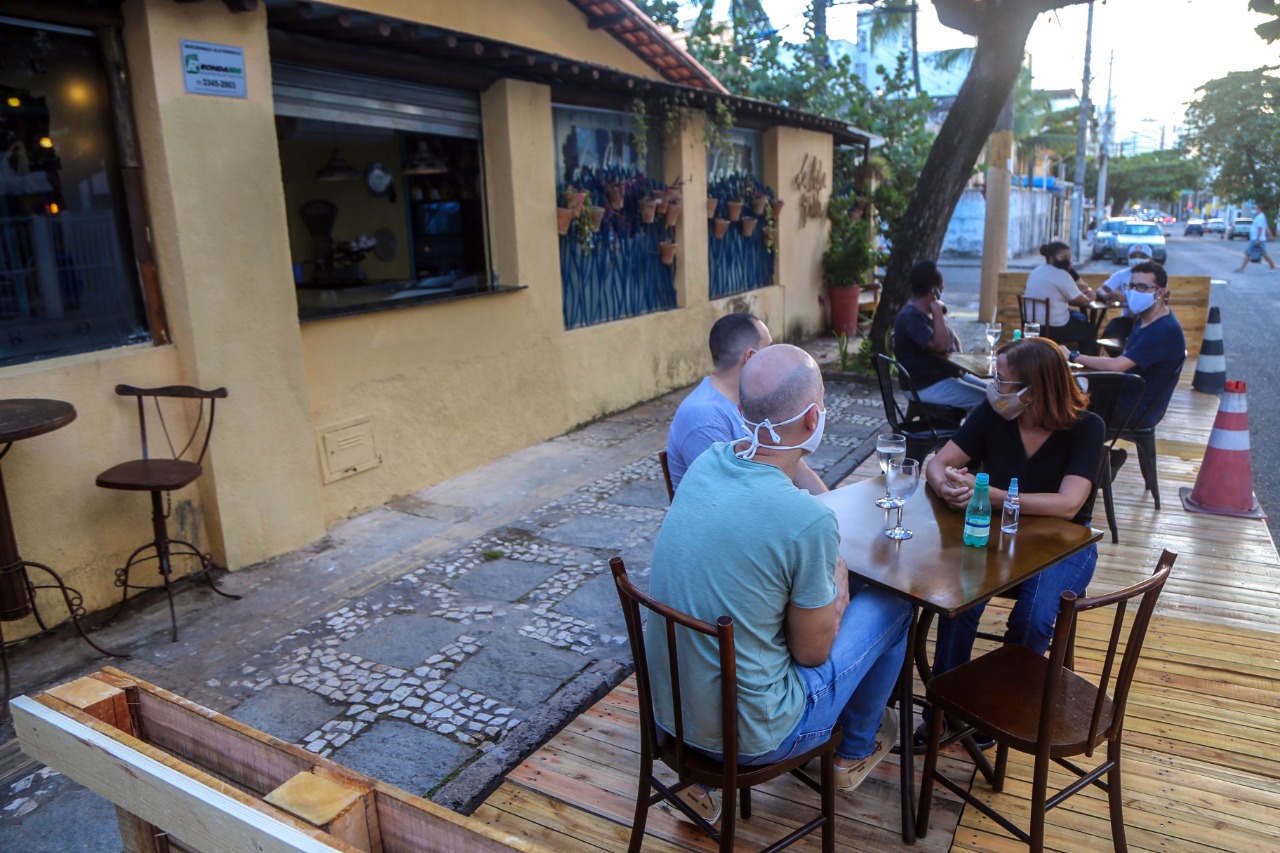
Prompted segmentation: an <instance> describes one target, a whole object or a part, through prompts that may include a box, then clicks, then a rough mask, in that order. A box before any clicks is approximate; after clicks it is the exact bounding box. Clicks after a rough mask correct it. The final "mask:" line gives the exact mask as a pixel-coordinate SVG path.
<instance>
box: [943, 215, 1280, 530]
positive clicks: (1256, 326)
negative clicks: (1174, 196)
mask: <svg viewBox="0 0 1280 853" xmlns="http://www.w3.org/2000/svg"><path fill="white" fill-rule="evenodd" d="M1182 229H1183V225H1182V223H1177V224H1171V225H1166V226H1164V231H1165V234H1166V235H1168V236H1167V245H1168V253H1169V258H1168V264H1167V268H1168V270H1169V272H1170V274H1172V275H1207V276H1209V277H1210V278H1214V279H1219V280H1223V281H1226V282H1227V283H1226V284H1225V285H1223V284H1220V285H1216V286H1215V287H1214V288H1213V293H1212V295H1211V296H1210V300H1211V301H1210V304H1211V305H1217V306H1218V307H1219V308H1220V309H1222V329H1223V343H1224V345H1225V348H1226V352H1227V378H1228V379H1232V380H1235V379H1243V380H1244V381H1245V383H1246V384H1247V386H1248V387H1247V393H1248V402H1249V446H1250V450H1251V451H1252V454H1253V483H1254V491H1255V492H1256V493H1257V496H1258V500H1259V501H1260V502H1261V504H1262V508H1263V509H1264V510H1266V511H1267V513H1268V518H1267V524H1268V526H1269V528H1270V530H1271V537H1272V539H1276V540H1277V541H1280V440H1278V439H1277V438H1276V435H1277V431H1278V430H1280V370H1277V360H1276V351H1275V350H1273V349H1272V347H1273V346H1275V341H1277V339H1278V338H1280V272H1275V273H1269V272H1267V270H1268V267H1267V264H1266V262H1265V261H1263V262H1262V263H1260V264H1249V266H1248V268H1247V269H1246V270H1245V271H1244V272H1242V273H1236V270H1237V269H1238V268H1239V267H1240V262H1241V261H1242V260H1243V259H1244V247H1245V242H1244V241H1243V240H1220V239H1218V236H1217V235H1214V236H1205V237H1183V236H1181V234H1182ZM1270 250H1271V257H1272V259H1273V260H1275V261H1276V262H1277V263H1280V242H1276V241H1272V243H1271V244H1270ZM1037 260H1038V258H1033V257H1023V258H1019V259H1017V260H1016V261H1013V262H1011V264H1010V266H1011V268H1012V267H1018V268H1027V267H1030V266H1032V265H1034V264H1035V263H1036V261H1037ZM940 268H941V270H942V275H943V278H944V279H945V282H946V295H945V297H944V298H945V299H946V301H947V305H948V306H949V307H950V310H951V315H952V317H953V320H952V323H953V325H954V326H956V330H957V332H958V333H959V334H960V337H961V339H962V340H963V341H964V342H965V344H966V347H965V348H966V349H969V348H974V347H977V346H979V345H981V346H985V341H982V333H981V330H980V327H979V326H978V324H977V323H975V322H972V321H973V320H975V319H976V317H977V310H978V282H979V278H980V277H981V270H980V268H979V262H978V261H976V260H974V261H945V260H944V261H943V262H942V263H941V264H940ZM1077 268H1078V269H1080V270H1081V271H1082V272H1103V273H1110V272H1112V271H1114V270H1118V269H1120V267H1118V266H1116V265H1115V264H1113V263H1111V261H1110V260H1107V259H1103V260H1099V261H1092V262H1086V263H1085V264H1083V265H1080V266H1078V267H1077ZM965 320H969V321H970V322H968V323H966V322H964V321H965ZM1169 497H1170V499H1171V501H1172V500H1176V496H1169ZM1167 505H1169V506H1175V505H1176V504H1173V503H1168V504H1167Z"/></svg>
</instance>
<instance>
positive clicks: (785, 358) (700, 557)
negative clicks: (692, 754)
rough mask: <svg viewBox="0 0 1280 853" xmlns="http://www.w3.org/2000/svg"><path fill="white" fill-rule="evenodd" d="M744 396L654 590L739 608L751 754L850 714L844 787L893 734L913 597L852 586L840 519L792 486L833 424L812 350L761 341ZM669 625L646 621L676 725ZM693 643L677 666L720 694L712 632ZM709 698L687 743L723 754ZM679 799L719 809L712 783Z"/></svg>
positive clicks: (666, 706) (714, 611) (667, 719)
mask: <svg viewBox="0 0 1280 853" xmlns="http://www.w3.org/2000/svg"><path fill="white" fill-rule="evenodd" d="M741 401H742V416H743V419H744V421H745V423H746V427H747V435H748V438H744V439H741V440H740V441H738V442H736V443H717V444H713V445H712V446H711V447H710V449H708V450H707V451H706V452H705V453H703V454H702V455H701V456H699V457H698V458H697V459H696V460H695V461H694V463H693V465H692V466H691V467H690V468H689V470H688V472H687V474H686V476H685V478H684V485H683V486H681V492H680V497H679V499H678V500H676V501H675V502H674V503H673V504H672V505H671V509H670V511H669V512H668V513H667V517H666V519H665V521H664V522H663V524H662V530H661V531H660V532H659V534H658V539H657V542H656V543H655V544H654V550H653V575H652V578H651V581H650V590H649V591H650V593H651V594H652V595H653V596H654V597H655V598H657V599H658V600H659V601H661V602H663V603H665V604H668V605H670V606H672V607H675V608H676V609H678V610H681V611H683V612H685V613H688V614H690V615H692V616H694V617H696V618H698V619H702V620H705V621H708V622H715V621H716V620H717V619H718V618H720V617H721V616H730V617H732V619H733V621H734V639H735V648H734V651H735V653H736V659H737V676H738V711H739V718H738V749H739V761H740V763H742V764H747V765H753V764H764V763H771V762H775V761H781V760H783V759H785V758H787V757H788V756H790V755H793V754H798V753H801V752H804V751H805V750H806V749H809V748H811V747H812V746H813V744H815V743H817V742H819V740H820V739H821V738H824V737H826V736H827V734H829V733H830V731H831V730H832V728H833V727H834V726H835V724H836V723H837V722H838V723H839V724H840V726H841V729H842V732H843V737H842V740H841V743H840V745H839V746H838V747H837V750H836V785H837V787H838V788H840V789H841V790H844V791H851V790H853V789H854V788H856V787H857V785H858V784H859V783H861V782H862V780H863V779H865V778H866V776H867V774H868V773H870V772H871V769H872V768H873V767H875V765H876V764H877V763H878V762H879V761H880V760H882V759H883V758H884V756H885V755H886V754H887V753H888V751H889V749H890V748H891V747H892V746H893V741H894V733H895V730H896V726H897V718H896V715H895V714H894V712H893V711H891V710H888V709H886V707H885V706H886V703H887V701H888V698H889V694H890V692H891V691H892V690H893V686H894V684H895V682H896V681H897V678H898V673H899V670H900V669H901V667H902V659H903V654H904V653H905V647H906V635H907V627H908V625H909V624H910V622H911V608H910V606H909V605H908V604H907V602H906V601H904V600H903V599H901V598H898V597H896V596H894V595H892V594H890V593H888V592H885V591H883V590H878V589H873V588H870V587H866V588H863V589H861V590H860V591H859V592H858V593H857V594H856V595H853V596H852V597H851V596H850V594H849V576H848V569H847V567H846V566H845V564H844V561H843V560H842V559H840V556H839V543H840V532H839V529H838V527H837V524H836V519H835V516H834V514H833V513H832V512H831V510H830V509H829V508H828V507H827V506H826V505H824V504H823V503H821V502H820V501H818V500H817V499H816V498H814V497H813V496H812V495H809V494H806V493H805V492H804V491H802V490H800V489H798V488H796V486H795V484H794V480H795V472H796V468H797V467H798V465H799V463H800V462H801V461H802V460H803V459H804V457H805V456H806V455H808V454H810V453H812V452H813V451H814V450H816V449H817V447H818V444H819V442H820V441H821V440H822V432H823V428H824V425H825V421H826V410H825V399H824V392H823V385H822V375H821V372H820V371H819V370H818V365H817V363H816V362H815V361H814V360H813V358H812V357H810V356H809V355H808V354H807V353H805V352H804V351H803V350H801V349H798V348H797V347H793V346H789V345H787V344H779V345H777V346H773V347H770V348H768V349H766V350H763V351H762V352H760V353H759V354H758V355H757V356H756V357H755V358H753V359H751V361H750V362H748V363H747V364H746V367H745V369H744V370H743V372H742V379H741ZM878 534H879V531H868V532H866V534H865V535H868V536H874V535H878ZM658 622H659V620H651V621H650V623H649V631H648V633H647V639H648V643H647V646H648V657H649V667H650V670H651V672H652V673H653V678H652V679H651V687H652V690H653V694H654V703H655V706H656V708H657V713H658V720H659V723H660V724H661V725H663V726H664V727H666V728H668V730H670V727H671V726H673V725H674V723H673V717H672V713H671V710H670V709H671V703H672V701H673V700H672V696H671V695H670V678H669V677H668V675H667V673H668V669H667V667H668V662H667V648H666V636H665V633H664V631H663V630H662V629H661V627H658ZM682 640H683V638H682ZM682 648H683V649H684V652H683V653H682V662H681V673H682V674H687V677H688V678H689V683H690V684H705V685H707V689H708V691H709V694H710V693H713V692H714V688H713V686H712V685H713V684H714V679H715V677H716V675H717V674H718V672H719V659H718V657H717V652H716V648H715V644H714V641H713V639H712V638H708V637H702V636H699V635H693V634H689V635H688V643H687V645H683V646H682ZM702 700H703V697H701V696H697V697H686V704H685V708H684V712H685V717H684V720H685V729H684V736H685V740H686V742H688V743H690V744H692V745H694V746H695V747H697V748H698V749H700V750H702V751H704V752H707V753H709V754H710V755H712V756H715V757H719V755H720V754H721V753H722V752H723V748H724V742H723V732H722V731H721V727H720V711H719V708H718V707H717V705H716V703H715V702H713V701H702ZM680 796H681V797H683V798H684V799H685V802H686V803H688V804H689V805H690V807H691V808H693V809H694V810H695V811H697V812H699V813H701V814H702V815H703V816H704V817H706V818H707V819H708V820H709V821H711V822H714V820H715V816H718V814H719V806H718V804H717V803H716V794H715V793H714V792H711V791H705V790H699V789H698V788H697V787H696V786H695V787H693V788H688V789H685V790H684V791H682V792H681V794H680Z"/></svg>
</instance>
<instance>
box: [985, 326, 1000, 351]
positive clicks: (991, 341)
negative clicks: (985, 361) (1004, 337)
mask: <svg viewBox="0 0 1280 853" xmlns="http://www.w3.org/2000/svg"><path fill="white" fill-rule="evenodd" d="M1002 331H1004V329H1003V328H1002V327H1001V325H1000V324H999V323H988V324H987V329H986V332H987V349H989V350H990V351H991V357H992V358H993V359H994V358H995V357H996V344H997V343H999V341H1000V333H1001V332H1002Z"/></svg>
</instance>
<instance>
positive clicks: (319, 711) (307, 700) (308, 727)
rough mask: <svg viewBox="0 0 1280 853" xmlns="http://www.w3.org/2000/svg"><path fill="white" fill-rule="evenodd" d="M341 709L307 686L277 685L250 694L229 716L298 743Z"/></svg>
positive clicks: (282, 738)
mask: <svg viewBox="0 0 1280 853" xmlns="http://www.w3.org/2000/svg"><path fill="white" fill-rule="evenodd" d="M342 711H343V709H341V708H338V707H337V706H334V705H330V704H329V703H328V702H326V701H325V700H324V697H323V696H317V695H316V694H314V693H312V692H311V691H309V690H303V689H302V688H301V687H289V686H287V685H280V686H278V687H268V688H267V689H265V690H263V691H262V692H261V693H259V694H257V695H255V696H251V697H250V698H249V699H247V700H246V701H244V702H242V703H240V705H239V706H238V707H237V708H236V709H235V710H234V711H232V712H231V714H230V716H231V717H233V718H235V719H237V720H239V721H240V722H242V723H244V724H245V725H246V726H252V727H253V728H255V729H259V730H261V731H264V732H266V733H267V734H269V735H273V736H275V737H278V738H280V739H281V740H287V741H289V742H290V743H297V742H298V741H299V740H301V739H302V737H303V736H304V735H306V734H307V733H308V732H310V731H313V730H314V729H318V728H320V726H321V725H322V724H324V723H325V722H327V721H328V720H330V719H332V718H333V717H335V716H337V715H339V714H341V713H342Z"/></svg>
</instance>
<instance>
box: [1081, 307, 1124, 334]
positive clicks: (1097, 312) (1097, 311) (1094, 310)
mask: <svg viewBox="0 0 1280 853" xmlns="http://www.w3.org/2000/svg"><path fill="white" fill-rule="evenodd" d="M1120 305H1121V303H1120V301H1119V300H1113V301H1111V302H1100V301H1098V300H1096V299H1095V300H1094V301H1092V302H1090V303H1089V304H1088V305H1086V306H1085V307H1084V312H1085V314H1086V315H1087V316H1088V318H1089V322H1090V323H1092V324H1093V328H1094V332H1095V333H1096V334H1099V335H1101V334H1102V323H1103V321H1105V320H1106V319H1107V311H1109V310H1110V309H1112V308H1119V307H1120Z"/></svg>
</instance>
